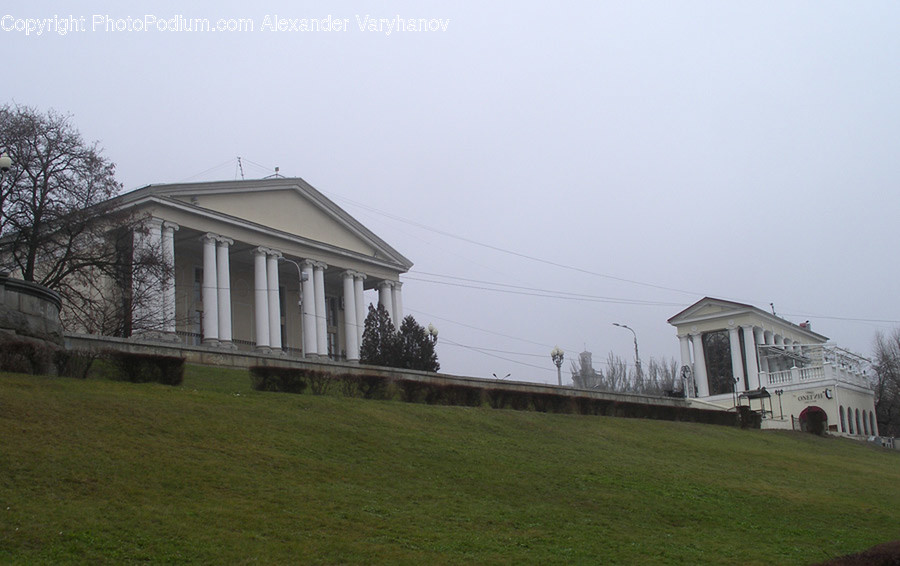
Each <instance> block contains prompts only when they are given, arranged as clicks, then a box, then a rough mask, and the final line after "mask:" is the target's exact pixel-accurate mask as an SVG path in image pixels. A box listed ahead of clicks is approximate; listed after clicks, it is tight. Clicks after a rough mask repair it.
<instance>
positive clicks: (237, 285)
mask: <svg viewBox="0 0 900 566" xmlns="http://www.w3.org/2000/svg"><path fill="white" fill-rule="evenodd" d="M117 200H118V201H119V204H120V206H121V207H123V208H125V209H127V210H132V211H134V212H136V213H138V214H140V215H146V217H147V218H148V220H147V222H146V223H145V224H146V228H147V229H148V234H147V235H146V236H141V237H137V236H136V237H135V246H140V245H151V244H154V243H155V244H157V245H161V246H162V250H163V253H164V254H165V255H166V256H168V257H169V258H171V259H173V260H174V274H173V277H172V278H171V280H169V281H162V282H160V286H159V292H158V295H157V297H156V300H155V302H154V303H153V308H152V310H153V311H154V314H155V315H156V316H157V318H158V322H159V324H158V325H157V330H160V331H161V332H157V333H156V334H158V335H159V334H161V336H160V337H161V338H163V339H166V337H168V338H169V339H171V340H172V341H182V342H183V343H186V344H195V345H200V344H204V345H209V346H212V347H216V348H223V349H241V350H254V349H255V350H262V351H275V352H284V353H286V354H289V355H293V356H305V357H316V358H324V357H329V358H332V359H346V360H350V361H353V360H358V359H359V350H360V345H361V338H362V330H363V323H364V321H365V317H366V314H367V305H368V302H367V301H368V300H367V299H366V297H365V291H366V290H370V289H371V290H375V292H377V302H380V303H381V304H384V305H385V307H386V308H387V309H388V312H389V313H390V315H391V318H392V319H393V320H394V322H395V324H397V325H398V326H399V321H400V320H401V319H402V318H403V303H402V293H401V285H402V284H401V282H400V275H401V274H402V273H405V272H406V271H408V270H409V268H410V267H411V266H412V263H411V262H410V261H409V260H408V259H406V258H405V257H403V256H402V255H401V254H400V253H399V252H397V251H396V250H395V249H394V248H392V247H391V246H389V245H388V244H387V243H386V242H384V241H383V240H382V239H380V238H379V237H378V236H376V235H375V234H374V233H372V232H371V231H370V230H369V229H368V228H366V227H365V226H363V225H362V224H361V223H360V222H359V221H357V220H356V219H354V218H353V217H352V216H350V215H349V214H348V213H347V212H345V211H344V210H343V209H341V208H340V207H339V206H337V205H336V204H335V203H334V202H332V201H331V200H329V199H328V198H326V197H325V196H324V195H322V193H320V192H318V191H317V190H316V189H314V188H313V187H312V186H310V185H309V184H308V183H306V182H305V181H304V180H303V179H299V178H283V177H278V178H269V179H262V180H248V181H226V182H210V183H187V184H170V185H149V186H147V187H144V188H141V189H138V190H136V191H133V192H130V193H127V194H124V195H122V196H120V197H118V199H117ZM373 302H375V301H373Z"/></svg>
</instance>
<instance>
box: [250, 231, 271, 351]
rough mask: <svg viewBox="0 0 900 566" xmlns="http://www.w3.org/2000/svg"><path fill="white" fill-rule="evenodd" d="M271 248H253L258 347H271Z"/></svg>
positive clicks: (262, 348)
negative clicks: (268, 263)
mask: <svg viewBox="0 0 900 566" xmlns="http://www.w3.org/2000/svg"><path fill="white" fill-rule="evenodd" d="M268 252H269V250H267V249H266V248H256V249H255V250H253V297H254V299H255V304H254V310H255V313H254V314H255V316H254V320H255V321H256V348H257V349H259V350H264V351H265V350H268V349H269V293H268V290H267V289H268V281H267V276H266V257H267V255H268Z"/></svg>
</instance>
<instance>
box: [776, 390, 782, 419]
mask: <svg viewBox="0 0 900 566" xmlns="http://www.w3.org/2000/svg"><path fill="white" fill-rule="evenodd" d="M775 395H778V414H779V418H780V419H781V420H784V408H783V407H782V406H781V396H782V395H784V389H776V390H775Z"/></svg>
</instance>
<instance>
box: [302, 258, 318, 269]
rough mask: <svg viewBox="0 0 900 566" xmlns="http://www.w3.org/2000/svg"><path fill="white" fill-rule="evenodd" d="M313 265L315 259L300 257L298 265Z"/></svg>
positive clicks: (304, 266)
mask: <svg viewBox="0 0 900 566" xmlns="http://www.w3.org/2000/svg"><path fill="white" fill-rule="evenodd" d="M315 266H316V260H314V259H301V260H300V267H303V268H306V267H308V268H310V269H312V268H313V267H315Z"/></svg>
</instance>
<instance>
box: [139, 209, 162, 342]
mask: <svg viewBox="0 0 900 566" xmlns="http://www.w3.org/2000/svg"><path fill="white" fill-rule="evenodd" d="M162 225H163V221H162V220H160V219H159V218H150V219H149V220H148V221H147V222H146V223H145V224H144V226H143V229H144V230H146V233H145V232H143V231H135V232H134V236H133V242H134V248H133V251H132V253H133V254H134V259H135V261H140V260H141V256H142V254H144V253H149V254H155V253H156V252H157V251H158V250H160V249H161V247H162ZM132 293H133V294H134V307H133V308H134V311H133V312H132V333H133V334H138V333H141V332H147V331H150V330H156V331H159V330H162V326H163V325H162V322H163V315H164V314H165V296H164V295H165V289H164V288H163V281H161V280H160V279H159V278H158V277H157V275H156V274H151V275H150V276H148V277H146V278H142V279H139V280H138V281H136V282H134V283H133V288H132Z"/></svg>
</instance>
